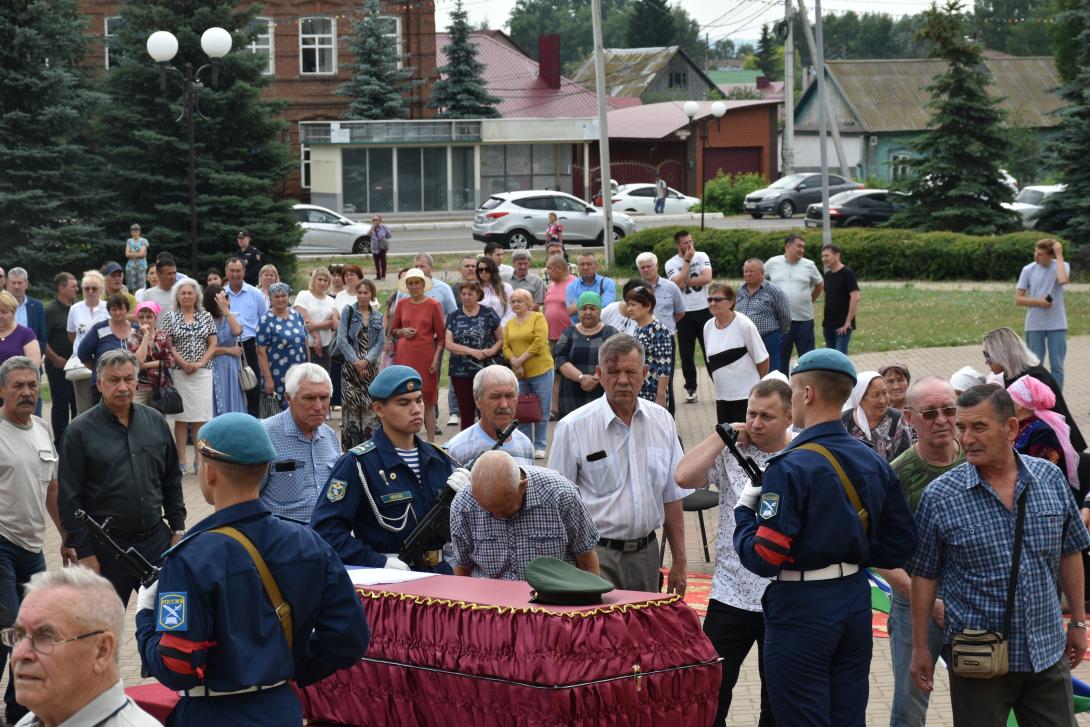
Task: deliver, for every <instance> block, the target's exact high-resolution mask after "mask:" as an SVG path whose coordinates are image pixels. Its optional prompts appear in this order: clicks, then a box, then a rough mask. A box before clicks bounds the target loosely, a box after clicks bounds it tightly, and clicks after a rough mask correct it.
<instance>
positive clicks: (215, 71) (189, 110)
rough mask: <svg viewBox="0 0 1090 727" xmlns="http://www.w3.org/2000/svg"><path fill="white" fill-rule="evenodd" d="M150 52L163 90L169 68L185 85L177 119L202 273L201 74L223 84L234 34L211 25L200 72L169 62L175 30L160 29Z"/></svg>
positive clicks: (196, 265)
mask: <svg viewBox="0 0 1090 727" xmlns="http://www.w3.org/2000/svg"><path fill="white" fill-rule="evenodd" d="M147 47H148V55H150V56H151V57H152V60H154V61H155V62H156V63H158V64H159V89H160V90H161V91H162V92H163V93H166V91H167V71H168V70H170V71H173V72H174V73H177V74H178V76H179V77H180V78H181V79H182V82H183V83H184V84H185V86H184V89H185V90H184V91H183V92H182V113H181V114H180V115H179V116H178V118H177V119H175V120H176V121H181V120H182V119H185V126H186V139H187V141H188V142H189V252H190V256H191V258H192V265H193V274H194V275H197V276H199V275H200V258H199V255H198V252H197V146H196V142H195V141H194V138H193V115H194V114H195V113H196V114H200V116H201V118H207V117H206V116H205V115H204V114H202V113H201V109H200V92H201V89H202V88H204V84H203V83H201V80H200V79H201V74H202V73H204V72H206V71H210V72H211V74H212V88H215V87H216V85H217V84H218V83H219V69H220V63H219V59H220V58H223V57H224V56H225V55H227V54H228V53H229V52H230V51H231V34H230V33H228V32H227V31H226V30H224V29H223V28H209V29H208V30H206V31H204V33H203V34H202V35H201V50H203V51H204V52H205V55H207V56H208V57H209V58H211V59H212V60H211V61H210V62H209V63H205V64H204V65H203V66H201V67H200V68H198V69H197V70H196V71H194V70H193V64H192V63H186V64H185V71H184V72H182V71H180V70H178V69H177V68H175V67H174V66H171V65H169V63H170V61H171V60H172V59H173V58H174V56H176V55H177V54H178V39H177V38H175V37H174V34H173V33H170V32H168V31H165V30H157V31H155V32H154V33H152V34H151V35H150V36H148V43H147Z"/></svg>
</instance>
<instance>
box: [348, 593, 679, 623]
mask: <svg viewBox="0 0 1090 727" xmlns="http://www.w3.org/2000/svg"><path fill="white" fill-rule="evenodd" d="M356 591H357V592H358V593H361V594H363V595H364V596H366V597H367V598H370V599H372V600H378V599H380V598H394V599H397V600H398V601H412V602H413V603H415V604H416V605H418V606H446V607H447V608H460V609H462V610H463V611H495V612H496V613H498V614H500V615H501V616H506V615H508V614H511V615H514V614H523V613H541V614H544V615H546V616H560V617H565V618H589V617H591V616H598V615H602V614H609V613H625V612H626V611H639V610H641V609H645V608H660V607H663V606H672V605H673V604H675V603H677V602H678V601H680V600H681V596H679V595H678V594H676V593H671V594H670V595H668V596H665V597H663V598H656V599H653V600H649V601H641V602H639V603H615V604H612V605H610V606H601V607H597V608H591V609H587V610H584V611H550V610H548V609H544V608H535V607H533V606H496V605H492V604H480V603H468V602H466V601H460V600H458V601H456V600H452V599H449V598H434V597H432V596H417V595H415V594H412V593H397V592H395V591H370V590H365V589H363V588H357V589H356Z"/></svg>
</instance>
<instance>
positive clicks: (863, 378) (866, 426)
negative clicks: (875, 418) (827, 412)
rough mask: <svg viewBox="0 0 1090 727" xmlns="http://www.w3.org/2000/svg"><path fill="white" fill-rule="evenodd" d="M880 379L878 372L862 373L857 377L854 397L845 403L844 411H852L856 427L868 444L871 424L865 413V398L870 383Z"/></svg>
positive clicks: (853, 391) (853, 392) (880, 375)
mask: <svg viewBox="0 0 1090 727" xmlns="http://www.w3.org/2000/svg"><path fill="white" fill-rule="evenodd" d="M880 378H882V374H880V373H878V372H877V371H862V372H860V373H859V374H857V375H856V380H855V388H853V389H852V395H851V396H849V397H848V400H847V401H846V402H844V409H843V411H849V410H851V411H852V419H854V420H855V424H856V426H858V427H859V428H860V429H861V430H862V432H863V436H864V437H866V438H867V441H868V442H869V441H870V439H871V436H870V422H868V421H867V414H866V412H864V411H863V397H864V396H866V395H867V387H869V386H870V382H871V381H874V380H875V379H880Z"/></svg>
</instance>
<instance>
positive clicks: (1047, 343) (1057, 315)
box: [1014, 239, 1071, 389]
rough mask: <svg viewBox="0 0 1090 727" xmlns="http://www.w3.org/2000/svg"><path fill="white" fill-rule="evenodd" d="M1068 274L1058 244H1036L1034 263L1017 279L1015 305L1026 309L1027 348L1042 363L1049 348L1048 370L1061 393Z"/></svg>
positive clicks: (1064, 355)
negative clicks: (1065, 293) (1065, 288)
mask: <svg viewBox="0 0 1090 727" xmlns="http://www.w3.org/2000/svg"><path fill="white" fill-rule="evenodd" d="M1070 273H1071V265H1070V263H1067V262H1064V246H1063V244H1062V243H1060V242H1059V241H1057V240H1050V239H1045V240H1038V241H1037V243H1036V244H1035V245H1034V246H1033V262H1031V263H1030V264H1029V265H1027V266H1025V267H1024V268H1022V274H1021V275H1019V276H1018V292H1017V293H1016V294H1015V298H1014V302H1015V303H1016V304H1017V305H1021V306H1025V308H1026V345H1027V346H1029V350H1030V351H1033V353H1034V354H1036V356H1037V358H1039V359H1041V360H1042V361H1043V360H1044V358H1045V348H1046V347H1047V348H1048V368H1049V369H1050V370H1051V372H1052V377H1053V378H1054V379H1056V383H1057V384H1058V385H1059V387H1060V388H1061V389H1062V388H1063V385H1064V358H1065V357H1066V356H1067V312H1066V311H1065V310H1064V286H1065V285H1067V281H1068V275H1069V274H1070Z"/></svg>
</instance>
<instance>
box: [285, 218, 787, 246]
mask: <svg viewBox="0 0 1090 727" xmlns="http://www.w3.org/2000/svg"><path fill="white" fill-rule="evenodd" d="M632 218H633V219H634V220H635V221H636V229H637V230H642V229H644V228H647V227H664V226H669V225H684V226H686V227H689V228H692V229H699V227H700V215H699V214H685V215H662V216H652V215H633V216H632ZM802 219H803V218H802V215H796V216H795V217H793V218H792V219H789V220H781V219H780V218H779V217H766V218H764V219H761V220H755V219H753V218H751V217H750V216H749V215H735V216H732V217H723V216H721V215H718V214H714V215H707V216H706V217H705V222H704V224H705V226H706V227H719V228H725V229H726V228H730V229H753V230H764V231H774V230H790V229H794V228H796V227H802ZM386 224H387V226H388V227H389V228H390V231H391V233H392V234H393V239H392V241H391V247H390V252H391V253H394V254H403V253H417V252H430V253H458V252H472V253H476V252H480V250H481V248H482V247H483V246H484V243H481V242H477V241H475V240H474V239H473V235H472V234H471V232H470V229H469V226H470V221H469V220H468V219H467V220H466V221H465V222H458V221H450V220H443V221H438V220H435V221H422V222H416V221H410V220H407V219H406V220H401V221H399V220H397V219H396V218H393V219H388V220H386ZM436 228H438V229H436ZM572 247H575V246H572ZM344 252H345V251H344V250H332V249H329V248H321V247H310V246H307V247H303V246H300V247H297V248H296V249H295V254H296V255H298V256H307V255H321V256H328V255H330V254H338V253H344Z"/></svg>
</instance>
